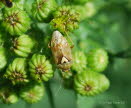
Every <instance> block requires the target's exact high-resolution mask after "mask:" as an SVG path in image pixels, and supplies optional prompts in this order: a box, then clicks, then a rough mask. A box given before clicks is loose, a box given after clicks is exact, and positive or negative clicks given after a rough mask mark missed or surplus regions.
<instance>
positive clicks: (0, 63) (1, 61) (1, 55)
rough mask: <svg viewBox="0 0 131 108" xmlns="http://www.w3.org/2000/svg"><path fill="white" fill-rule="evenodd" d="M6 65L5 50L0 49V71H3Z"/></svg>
mask: <svg viewBox="0 0 131 108" xmlns="http://www.w3.org/2000/svg"><path fill="white" fill-rule="evenodd" d="M6 64H7V57H6V53H5V49H4V48H2V47H0V70H1V69H3V68H4V67H5V66H6Z"/></svg>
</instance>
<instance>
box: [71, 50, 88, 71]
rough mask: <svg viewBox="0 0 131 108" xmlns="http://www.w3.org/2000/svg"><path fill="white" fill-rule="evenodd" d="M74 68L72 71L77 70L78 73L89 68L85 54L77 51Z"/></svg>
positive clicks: (74, 55) (74, 56)
mask: <svg viewBox="0 0 131 108" xmlns="http://www.w3.org/2000/svg"><path fill="white" fill-rule="evenodd" d="M73 58H74V60H73V66H72V69H73V70H75V71H76V72H77V73H81V72H82V71H83V70H84V69H86V67H87V60H86V56H85V54H84V52H82V51H76V52H75V53H74V54H73Z"/></svg>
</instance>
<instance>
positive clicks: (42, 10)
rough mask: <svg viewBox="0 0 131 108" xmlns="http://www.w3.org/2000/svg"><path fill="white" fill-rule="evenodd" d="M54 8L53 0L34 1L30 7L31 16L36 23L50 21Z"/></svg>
mask: <svg viewBox="0 0 131 108" xmlns="http://www.w3.org/2000/svg"><path fill="white" fill-rule="evenodd" d="M55 8H56V2H55V0H35V2H34V3H33V5H32V15H33V16H34V18H35V19H37V20H38V21H46V22H49V21H50V16H51V13H52V12H53V11H54V10H55Z"/></svg>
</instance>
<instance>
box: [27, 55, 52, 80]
mask: <svg viewBox="0 0 131 108" xmlns="http://www.w3.org/2000/svg"><path fill="white" fill-rule="evenodd" d="M29 71H30V75H31V77H32V78H33V79H35V80H36V81H42V80H43V81H48V80H49V79H50V78H51V77H52V76H53V70H52V65H51V64H50V62H49V61H48V60H46V57H45V56H44V55H40V54H34V55H33V56H32V58H31V60H30V61H29Z"/></svg>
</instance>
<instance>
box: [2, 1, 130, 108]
mask: <svg viewBox="0 0 131 108" xmlns="http://www.w3.org/2000/svg"><path fill="white" fill-rule="evenodd" d="M33 1H34V0H25V8H26V10H28V11H30V8H31V3H32V2H33ZM56 1H57V2H58V3H59V5H61V4H62V5H64V4H68V5H80V4H79V3H77V4H74V3H73V1H72V0H56ZM87 1H89V2H91V3H92V4H93V6H94V7H92V8H91V9H90V10H87V13H88V11H91V12H94V13H93V14H92V15H90V16H89V17H87V18H86V19H84V20H82V21H81V22H80V27H79V29H77V30H75V31H74V32H73V33H72V34H70V35H71V38H72V40H73V42H74V44H75V48H74V49H76V50H82V51H85V53H87V52H88V51H89V50H90V49H92V48H97V47H102V48H104V49H106V50H107V51H108V53H109V57H110V63H109V65H108V68H107V69H106V70H105V71H104V74H105V75H106V76H107V77H108V78H109V80H110V82H111V84H110V88H109V89H108V90H107V91H106V92H104V93H102V94H99V95H97V96H93V97H86V96H81V95H77V94H76V93H75V91H74V90H71V89H68V88H65V87H63V86H62V81H63V80H62V78H61V77H60V76H59V75H58V74H57V73H58V72H55V76H54V78H53V79H52V80H50V83H48V84H49V86H48V87H50V88H46V93H45V96H44V97H43V99H42V100H41V101H40V102H38V103H36V104H32V105H31V104H27V103H25V102H24V101H22V100H20V101H19V102H18V103H16V104H13V105H5V104H2V103H0V108H130V106H131V0H87ZM82 5H83V4H81V6H82ZM92 10H93V11H92ZM36 24H37V30H38V31H41V32H39V33H38V32H37V30H36V32H35V33H36V34H37V35H38V34H39V35H43V34H42V33H43V32H44V34H45V35H47V34H48V35H50V34H51V33H49V30H48V29H49V25H48V24H44V23H36ZM35 29H36V28H35ZM56 71H58V70H56Z"/></svg>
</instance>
